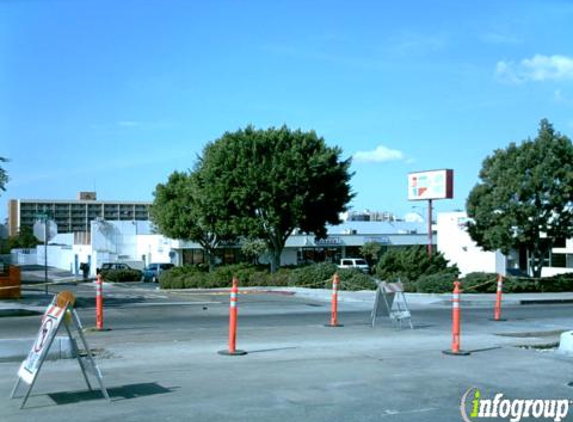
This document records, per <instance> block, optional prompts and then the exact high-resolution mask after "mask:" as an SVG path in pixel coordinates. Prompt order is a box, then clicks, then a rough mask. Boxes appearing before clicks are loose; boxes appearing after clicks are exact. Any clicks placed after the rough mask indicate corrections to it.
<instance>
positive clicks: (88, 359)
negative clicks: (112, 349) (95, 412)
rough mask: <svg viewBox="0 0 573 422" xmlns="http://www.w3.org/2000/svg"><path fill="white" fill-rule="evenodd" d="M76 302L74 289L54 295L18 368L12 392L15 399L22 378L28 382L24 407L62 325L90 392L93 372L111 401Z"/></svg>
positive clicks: (105, 395) (103, 392)
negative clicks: (38, 329) (26, 355)
mask: <svg viewBox="0 0 573 422" xmlns="http://www.w3.org/2000/svg"><path fill="white" fill-rule="evenodd" d="M75 301H76V297H75V295H74V294H73V293H72V292H70V291H63V292H61V293H59V294H58V295H56V296H55V297H54V299H53V300H52V302H51V303H50V306H48V308H47V309H46V312H45V313H44V316H43V317H42V325H41V326H40V331H39V332H38V335H37V337H36V341H35V342H34V345H33V346H32V350H30V353H29V354H28V357H27V358H26V360H24V362H22V364H21V365H20V369H19V370H18V379H17V381H16V384H15V385H14V388H13V389H12V394H11V395H10V397H11V398H14V397H16V392H17V390H18V387H19V386H20V382H21V381H23V382H24V383H25V384H27V388H26V392H25V394H24V396H23V397H24V400H23V401H22V405H21V406H20V409H21V408H23V407H24V405H25V404H26V401H27V400H28V397H29V396H30V393H31V392H32V388H33V387H34V383H35V382H36V379H37V378H38V374H39V373H40V370H41V369H42V365H43V364H44V361H45V360H46V357H47V355H48V351H49V350H50V346H51V345H52V343H53V341H54V339H55V338H56V334H57V333H58V330H59V329H60V327H61V326H62V325H63V326H64V328H65V329H66V333H67V334H68V337H69V338H70V343H71V344H72V348H73V353H74V355H75V356H76V358H77V360H78V363H79V364H80V368H81V370H82V374H83V376H84V379H85V381H86V384H87V386H88V388H89V389H90V391H91V390H93V389H92V386H91V384H90V381H89V378H88V372H89V373H90V374H92V375H93V376H94V377H95V378H96V379H97V381H98V384H99V388H100V390H101V392H102V394H103V396H104V397H105V398H106V399H107V400H108V401H109V400H110V398H109V395H108V393H107V390H106V388H105V386H104V385H103V378H102V376H101V372H100V370H99V368H98V367H97V365H96V363H95V360H94V358H93V355H92V353H91V350H90V348H89V346H88V344H87V341H86V339H85V337H84V334H83V329H82V324H81V321H80V318H79V316H78V314H77V313H76V311H75V309H74V303H75ZM73 331H75V332H76V333H77V335H78V336H77V337H78V338H79V340H80V341H81V343H82V346H83V348H84V350H85V356H80V351H79V349H78V346H77V340H76V338H75V337H74V335H73Z"/></svg>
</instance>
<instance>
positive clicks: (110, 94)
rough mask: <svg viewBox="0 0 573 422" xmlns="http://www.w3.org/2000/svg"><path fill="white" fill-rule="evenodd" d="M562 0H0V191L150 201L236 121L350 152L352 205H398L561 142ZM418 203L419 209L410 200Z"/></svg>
mask: <svg viewBox="0 0 573 422" xmlns="http://www.w3.org/2000/svg"><path fill="white" fill-rule="evenodd" d="M571 22H573V2H570V1H555V0H540V1H527V0H519V1H517V0H507V1H499V0H497V1H480V2H475V1H459V0H458V1H433V2H428V1H421V0H420V1H401V2H384V1H353V2H349V1H332V0H330V1H311V0H307V1H300V2H298V1H294V0H293V1H209V2H207V1H174V0H147V1H145V0H140V1H129V0H122V1H111V0H83V1H77V0H5V1H2V2H0V156H5V157H8V158H9V159H10V160H11V161H10V162H9V163H7V164H5V168H6V170H7V171H8V172H9V175H10V177H11V179H12V180H11V181H10V183H9V184H8V185H7V191H6V192H5V193H3V194H2V196H1V197H0V218H2V219H3V218H4V217H5V216H6V206H5V204H6V202H7V200H8V199H10V198H55V199H71V198H75V197H76V193H77V192H78V191H81V190H93V189H95V190H97V193H98V198H99V199H107V200H152V198H153V196H152V192H153V190H154V188H155V186H156V184H157V183H161V182H164V181H166V180H167V176H168V175H169V174H170V173H171V172H172V171H174V170H185V169H188V168H191V167H192V166H193V163H194V162H195V158H196V155H197V154H198V153H199V152H200V151H201V149H202V147H203V145H204V144H205V143H206V142H208V141H211V140H214V139H216V138H218V137H219V136H220V135H222V134H223V133H224V132H225V131H234V130H236V129H238V128H241V127H244V126H246V125H248V124H253V125H255V126H257V127H261V128H266V127H269V126H281V125H283V124H286V125H288V126H289V127H291V128H293V129H294V128H302V129H303V130H310V129H313V130H315V131H316V132H317V133H318V134H319V135H321V136H323V137H324V138H325V140H326V142H327V143H328V144H330V145H338V146H340V147H342V149H343V151H344V157H349V156H354V162H353V166H352V169H353V171H354V172H355V173H356V174H355V176H354V177H353V179H352V185H353V190H354V191H355V192H356V198H355V199H354V200H353V203H352V207H353V209H355V210H362V209H365V208H368V209H372V210H380V211H384V210H387V211H392V212H394V213H396V214H397V215H404V214H405V213H407V212H409V211H410V210H412V207H413V206H418V207H424V206H425V204H424V203H412V202H408V200H407V190H406V183H407V174H408V173H409V172H412V171H418V170H430V169H436V168H452V169H454V171H455V199H453V200H444V201H437V202H436V208H437V210H438V211H447V210H453V209H462V208H464V204H465V199H466V197H467V195H468V193H469V191H470V190H471V188H472V187H473V185H474V184H475V183H476V182H477V180H478V179H477V175H478V172H479V169H480V167H481V162H482V160H483V159H484V158H485V157H486V156H487V155H488V154H491V153H492V152H493V151H494V150H495V149H496V148H503V147H505V146H506V145H507V144H508V143H509V142H512V141H521V140H523V139H526V138H528V137H534V136H535V135H536V132H537V128H538V124H539V121H540V119H542V118H548V119H549V120H550V121H551V122H552V123H553V124H554V126H555V128H556V129H557V130H558V131H560V132H561V133H563V134H566V135H568V136H569V137H570V138H571V137H573V42H572V40H573V26H572V25H571ZM419 210H422V208H419Z"/></svg>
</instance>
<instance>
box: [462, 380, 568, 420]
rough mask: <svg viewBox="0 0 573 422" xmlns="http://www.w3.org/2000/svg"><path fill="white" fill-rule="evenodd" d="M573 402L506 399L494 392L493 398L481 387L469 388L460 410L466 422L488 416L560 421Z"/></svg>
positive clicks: (563, 400) (566, 400)
mask: <svg viewBox="0 0 573 422" xmlns="http://www.w3.org/2000/svg"><path fill="white" fill-rule="evenodd" d="M571 404H572V402H571V401H570V400H568V399H554V400H542V399H513V400H510V399H506V398H504V395H503V393H496V394H494V396H493V398H492V399H486V398H484V397H483V396H482V392H481V390H480V389H478V388H476V387H472V388H469V389H468V390H467V391H466V392H465V393H464V394H463V396H462V402H461V405H460V411H461V413H462V419H463V420H464V421H465V422H475V421H479V420H483V419H487V418H498V419H499V418H501V419H507V420H509V421H510V422H519V421H521V420H522V419H527V418H534V419H541V420H552V421H554V422H560V421H561V420H563V418H565V417H566V416H567V414H568V413H569V406H570V405H571Z"/></svg>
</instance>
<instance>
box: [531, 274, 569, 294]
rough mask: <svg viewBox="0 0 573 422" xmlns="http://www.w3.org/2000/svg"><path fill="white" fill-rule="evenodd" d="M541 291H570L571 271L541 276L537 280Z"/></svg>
mask: <svg viewBox="0 0 573 422" xmlns="http://www.w3.org/2000/svg"><path fill="white" fill-rule="evenodd" d="M538 288H539V291H541V292H572V291H573V273H566V274H557V275H554V276H552V277H545V278H542V279H541V280H540V281H539V282H538Z"/></svg>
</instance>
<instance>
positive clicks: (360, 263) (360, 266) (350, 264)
mask: <svg viewBox="0 0 573 422" xmlns="http://www.w3.org/2000/svg"><path fill="white" fill-rule="evenodd" d="M338 268H356V269H357V270H360V271H362V272H363V273H366V274H368V272H370V267H369V266H368V263H367V262H366V261H365V260H364V259H362V258H342V259H341V260H340V264H338Z"/></svg>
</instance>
